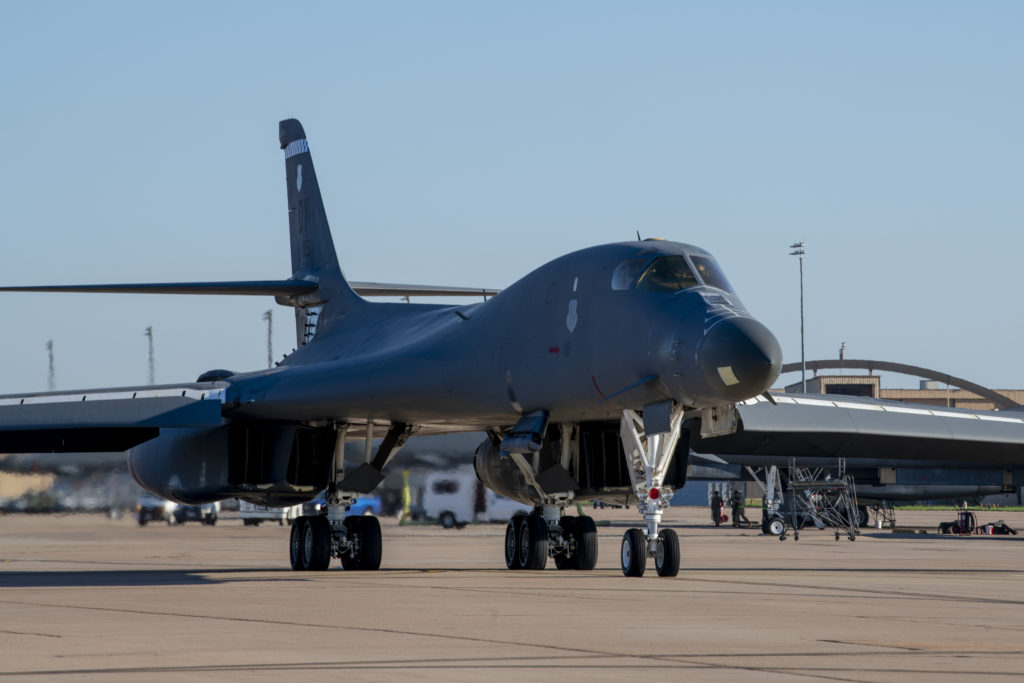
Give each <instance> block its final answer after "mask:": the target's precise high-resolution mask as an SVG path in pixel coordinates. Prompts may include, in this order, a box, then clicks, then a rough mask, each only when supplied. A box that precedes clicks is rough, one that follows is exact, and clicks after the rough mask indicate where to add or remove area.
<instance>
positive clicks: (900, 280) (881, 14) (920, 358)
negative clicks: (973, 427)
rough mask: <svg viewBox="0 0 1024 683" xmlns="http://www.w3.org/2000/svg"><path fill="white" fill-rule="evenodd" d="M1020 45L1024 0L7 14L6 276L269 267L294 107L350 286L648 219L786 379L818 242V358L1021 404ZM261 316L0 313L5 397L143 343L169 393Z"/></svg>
mask: <svg viewBox="0 0 1024 683" xmlns="http://www.w3.org/2000/svg"><path fill="white" fill-rule="evenodd" d="M1022 27H1024V3H1019V2H985V3H964V2H903V3H899V2H874V3H821V2H804V3H790V2H782V3H767V2H750V3H743V2H730V3H702V4H696V3H684V2H664V3H658V2H649V3H621V2H592V1H588V2H554V3H548V2H545V3H541V2H537V3H480V2H430V3H426V2H384V3H355V2H349V3H333V2H332V3H323V4H320V3H303V4H301V5H291V6H289V5H287V4H281V3H256V2H230V3H228V2H220V3H208V2H202V3H197V2H175V3H133V2H123V3H113V2H90V3H78V2H74V3H72V2H68V3H60V2H33V3H13V4H8V5H7V6H5V8H4V21H3V24H2V28H0V31H2V40H0V63H3V64H4V67H3V69H2V70H0V93H2V103H3V107H2V116H0V137H2V139H3V141H4V151H3V155H2V156H0V226H2V231H3V232H2V234H3V238H4V239H3V247H2V250H0V279H2V280H3V282H5V283H7V284H11V285H22V284H65V283H100V282H137V281H182V280H220V279H225V280H226V279H260V278H284V277H287V276H288V275H289V252H288V240H287V215H286V206H285V188H284V164H283V155H282V153H281V151H280V149H278V145H277V121H278V120H279V119H282V118H286V117H292V116H294V117H297V118H299V119H300V120H301V121H302V122H303V124H304V125H305V128H306V132H307V134H308V136H309V140H310V146H311V149H312V152H313V156H314V160H315V162H316V165H317V171H318V174H319V177H320V184H321V187H322V189H323V191H324V199H325V203H326V205H327V211H328V215H329V218H330V221H331V224H332V228H333V231H334V238H335V243H336V245H337V246H338V250H339V252H340V258H341V261H342V267H343V268H344V270H345V272H346V274H347V275H348V276H349V277H350V278H352V279H359V280H378V281H394V282H416V283H425V284H445V285H467V286H491V287H504V286H507V285H508V284H510V283H512V282H513V281H515V280H516V279H517V278H518V277H521V276H522V275H524V274H525V273H527V272H528V271H529V270H531V269H533V268H535V267H537V266H539V265H541V264H542V263H544V262H546V261H548V260H550V259H552V258H555V257H557V256H559V255H561V254H562V253H565V252H568V251H571V250H575V249H578V248H582V247H586V246H590V245H593V244H598V243H604V242H612V241H621V240H624V239H629V238H631V237H632V236H634V235H635V234H636V231H637V230H639V231H640V233H641V234H642V235H644V236H660V237H666V238H669V239H673V240H677V241H682V242H689V243H693V244H698V245H700V246H703V247H705V248H707V249H709V250H711V251H712V252H713V253H715V254H716V255H717V256H718V258H719V260H720V261H721V263H722V264H723V266H724V268H725V269H726V271H727V273H728V274H729V277H730V278H731V280H732V282H733V284H734V285H735V286H736V288H737V289H738V291H739V293H740V295H741V297H742V298H743V299H744V301H745V303H746V304H747V307H748V308H749V309H750V310H751V312H752V313H754V314H755V315H756V316H758V317H759V318H761V319H762V320H763V321H764V322H765V323H766V324H767V325H768V326H769V327H770V328H771V329H772V330H773V331H774V332H775V334H776V335H777V336H778V337H779V340H780V342H781V343H782V347H783V351H784V353H785V355H786V359H787V360H799V356H800V348H799V303H798V296H799V293H798V275H797V263H796V259H795V258H793V257H790V256H788V251H789V250H788V249H787V247H788V245H789V244H790V243H791V242H794V241H797V240H803V241H806V242H807V245H808V247H807V249H808V256H807V259H806V262H805V268H806V271H805V272H806V286H807V303H806V311H807V355H808V358H810V359H813V358H822V357H827V358H833V357H836V354H837V351H838V348H839V345H840V343H841V342H843V341H846V342H847V344H848V351H847V355H848V357H851V358H875V359H884V360H894V361H901V362H906V363H913V364H919V365H924V366H928V367H933V368H937V369H940V370H944V371H946V372H950V373H952V374H954V375H960V376H963V377H966V378H968V379H971V380H974V381H977V382H980V383H983V384H987V385H989V386H993V387H997V388H1019V387H1024V350H1022V348H1021V342H1022V339H1024V322H1022V320H1024V304H1022V302H1021V297H1020V292H1021V289H1022V288H1021V285H1022V281H1024V276H1022V274H1021V261H1022V254H1024V240H1022V228H1024V206H1022V201H1024V139H1022V138H1024V125H1022V122H1024V88H1022V86H1021V83H1022V80H1021V79H1022V77H1021V74H1022V73H1024V40H1021V28H1022ZM272 307H273V308H274V309H275V316H276V321H277V324H276V326H275V347H276V348H275V353H276V355H277V356H280V354H281V353H283V352H285V351H287V350H289V349H290V348H291V347H292V346H293V345H294V335H293V326H292V324H291V322H290V313H291V311H290V309H285V308H281V307H277V306H274V305H273V303H272V301H270V300H269V299H267V300H263V299H248V298H223V297H210V298H199V297H155V296H115V295H107V296H86V295H41V294H37V295H9V294H7V295H0V320H2V321H3V335H2V337H0V393H14V392H25V391H41V390H45V388H46V382H47V360H46V351H45V348H44V347H45V343H46V341H47V340H48V339H53V340H54V344H55V347H56V354H57V386H58V388H60V389H73V388H86V387H94V386H116V385H132V384H144V383H145V381H146V374H147V368H146V340H145V338H144V337H143V330H144V329H145V327H146V326H148V325H152V326H153V328H154V330H155V336H156V356H157V368H156V371H157V372H156V374H157V381H158V382H178V381H191V380H193V379H194V378H195V377H196V376H197V375H198V374H199V373H200V372H202V371H203V370H206V369H209V368H214V367H226V368H231V369H236V370H246V369H255V368H259V367H262V366H264V365H265V363H266V360H265V357H266V347H265V345H266V341H265V334H266V327H265V323H264V322H263V321H262V319H261V316H262V313H263V311H265V310H267V309H268V308H272ZM524 322H527V321H524ZM527 324H528V323H527ZM787 379H790V380H793V381H795V377H794V376H787ZM897 379H899V378H897ZM900 381H901V383H902V384H903V385H911V384H912V383H913V382H912V380H910V379H902V380H900ZM890 385H891V384H890Z"/></svg>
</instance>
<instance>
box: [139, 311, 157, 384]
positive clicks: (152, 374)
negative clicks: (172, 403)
mask: <svg viewBox="0 0 1024 683" xmlns="http://www.w3.org/2000/svg"><path fill="white" fill-rule="evenodd" d="M142 335H143V336H144V337H149V383H150V384H156V358H155V356H154V354H153V327H152V325H151V326H149V327H147V328H146V331H145V332H143V333H142Z"/></svg>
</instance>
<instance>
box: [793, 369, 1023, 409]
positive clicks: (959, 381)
mask: <svg viewBox="0 0 1024 683" xmlns="http://www.w3.org/2000/svg"><path fill="white" fill-rule="evenodd" d="M806 366H807V369H808V370H813V371H814V372H815V373H817V372H818V371H819V370H867V371H868V372H869V373H870V372H874V371H875V370H878V371H880V372H898V373H900V374H903V375H915V376H917V377H923V378H924V379H932V380H936V381H938V382H943V383H945V384H948V385H950V386H954V387H960V388H961V389H966V390H967V391H973V392H974V393H976V394H977V395H978V396H983V397H985V398H987V399H989V400H990V401H992V403H994V404H995V406H996V407H997V408H1019V407H1020V404H1018V403H1015V402H1013V401H1011V400H1010V399H1008V398H1006V397H1005V396H1003V395H1002V394H1000V393H999V392H997V391H993V390H992V389H989V388H987V387H983V386H981V385H980V384H975V383H974V382H970V381H968V380H966V379H963V378H961V377H954V376H953V375H949V374H946V373H945V372H939V371H937V370H929V369H928V368H922V367H920V366H918V365H907V364H905V363H893V362H891V361H886V360H851V359H846V358H844V359H843V360H838V359H837V360H809V361H807V363H806ZM799 370H800V363H786V364H785V365H783V366H782V373H781V374H786V373H787V372H798V371H799Z"/></svg>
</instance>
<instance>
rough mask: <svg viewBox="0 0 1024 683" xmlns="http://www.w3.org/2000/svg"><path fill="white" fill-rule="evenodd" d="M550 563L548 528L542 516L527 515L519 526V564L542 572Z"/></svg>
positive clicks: (524, 567)
mask: <svg viewBox="0 0 1024 683" xmlns="http://www.w3.org/2000/svg"><path fill="white" fill-rule="evenodd" d="M547 563H548V527H547V524H545V523H544V518H543V517H541V516H540V515H526V516H525V517H523V518H522V522H520V524H519V564H520V566H522V568H523V569H533V570H541V569H544V567H545V566H546V565H547Z"/></svg>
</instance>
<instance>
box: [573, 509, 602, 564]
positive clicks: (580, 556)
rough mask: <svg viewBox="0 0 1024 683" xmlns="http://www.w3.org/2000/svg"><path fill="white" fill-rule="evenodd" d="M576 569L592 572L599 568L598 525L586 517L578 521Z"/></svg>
mask: <svg viewBox="0 0 1024 683" xmlns="http://www.w3.org/2000/svg"><path fill="white" fill-rule="evenodd" d="M573 533H574V534H575V536H576V569H579V570H581V571H591V570H593V569H594V567H596V566H597V525H596V524H594V518H593V517H587V516H586V515H584V516H581V517H578V518H577V519H576V528H575V529H574V530H573Z"/></svg>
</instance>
